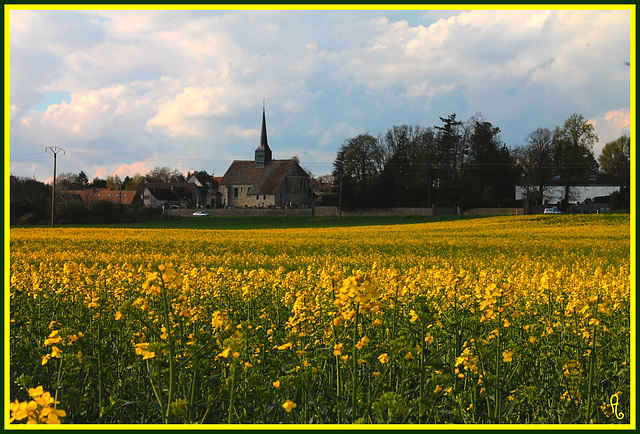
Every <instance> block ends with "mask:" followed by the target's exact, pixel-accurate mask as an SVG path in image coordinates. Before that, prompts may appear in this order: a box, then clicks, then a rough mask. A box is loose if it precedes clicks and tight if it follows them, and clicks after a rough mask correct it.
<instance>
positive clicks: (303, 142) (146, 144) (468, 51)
mask: <svg viewBox="0 0 640 434" xmlns="http://www.w3.org/2000/svg"><path fill="white" fill-rule="evenodd" d="M10 14H11V15H10V32H11V33H10V37H11V41H10V42H11V70H10V75H11V94H10V97H11V101H10V104H11V137H12V147H14V148H16V149H25V150H26V151H25V152H28V151H29V150H30V146H31V147H33V146H34V145H33V142H34V138H36V137H37V138H39V140H40V141H41V142H42V141H46V143H47V145H58V146H64V145H66V146H69V147H71V148H73V146H79V147H81V148H83V149H89V150H92V149H93V150H94V151H92V152H94V154H95V153H96V152H97V151H98V150H100V151H103V150H108V151H109V152H111V153H112V154H115V155H123V156H128V155H133V154H135V155H136V156H142V157H145V156H149V155H164V156H168V157H171V156H176V155H180V156H183V157H184V158H185V159H186V158H195V157H202V156H209V155H210V158H209V159H210V163H207V164H211V165H214V164H215V165H216V171H217V172H218V173H219V172H223V171H224V168H222V166H223V165H224V164H228V163H227V161H228V160H230V159H233V158H251V157H252V155H253V150H254V149H255V146H256V144H257V140H258V134H257V131H258V128H259V122H260V110H261V107H260V106H261V101H262V98H266V101H267V124H268V127H269V137H270V143H271V142H273V146H274V153H276V154H278V155H280V152H282V153H283V154H285V153H286V152H288V150H295V151H296V152H297V153H299V154H301V155H306V156H307V158H309V159H318V160H323V161H324V159H326V158H327V155H330V154H331V152H334V153H335V151H337V149H338V148H339V146H340V145H341V144H342V143H343V141H344V140H345V139H347V138H349V137H352V136H355V135H357V134H360V133H364V132H367V131H369V132H371V133H372V134H374V135H376V134H378V133H381V132H384V131H385V130H386V129H387V128H390V127H391V126H393V125H394V124H399V123H412V122H419V123H421V124H422V125H424V126H430V125H432V122H436V123H437V120H438V116H446V115H448V114H449V113H451V112H456V113H457V114H458V118H460V119H464V118H466V117H468V116H470V115H472V114H473V113H475V112H477V111H480V112H482V113H483V114H484V115H485V117H486V118H487V119H488V120H489V121H490V122H492V123H494V125H497V126H499V127H500V128H501V130H502V132H503V138H504V139H505V140H506V141H507V142H508V143H509V144H518V143H517V142H518V141H521V140H522V139H524V137H526V135H527V134H528V133H529V132H530V131H533V130H534V129H535V128H537V127H548V128H553V127H554V126H555V125H559V124H561V123H562V122H563V121H564V119H565V118H566V117H567V116H569V115H570V114H571V113H573V112H578V113H581V114H584V115H585V117H587V118H592V119H596V126H597V128H600V129H602V128H605V127H604V126H603V125H607V127H606V128H608V129H610V130H611V131H612V132H611V134H612V135H615V134H617V133H614V131H615V130H616V129H620V128H625V127H624V125H622V124H620V122H618V121H616V120H615V119H617V118H616V117H614V118H612V119H611V120H609V121H605V120H598V119H599V118H600V117H603V116H602V113H607V112H614V111H615V110H620V109H621V108H623V109H624V110H627V112H628V104H629V103H628V101H629V92H630V85H629V82H630V77H629V68H628V67H626V66H624V65H623V62H624V61H628V60H630V59H629V50H630V48H629V47H630V42H629V41H630V31H629V29H630V25H629V22H630V14H629V11H615V10H612V11H597V10H584V11H570V10H566V11H562V10H558V11H543V10H532V11H525V10H518V11H493V10H491V11H481V10H471V11H424V12H421V11H413V12H411V11H409V12H406V11H391V12H389V11H383V10H382V11H326V12H322V11H162V10H157V11H153V10H152V11H117V10H107V11H98V10H95V11H75V12H74V11H35V10H34V11H29V10H25V11H11V13H10ZM44 91H61V92H69V93H70V94H71V100H70V101H69V102H68V103H67V102H62V103H60V104H55V105H51V106H49V108H48V109H47V110H46V112H38V111H34V110H33V107H35V106H36V105H37V104H38V103H39V102H40V101H42V93H43V92H44ZM449 110H451V111H449ZM603 118H604V117H603ZM626 128H628V127H626ZM603 134H604V133H603ZM607 134H608V133H607ZM614 138H615V137H614ZM271 139H273V140H271ZM601 140H602V138H601ZM41 142H39V143H38V145H37V146H38V147H41V144H40V143H41ZM303 149H309V150H310V151H309V152H308V153H307V154H303ZM311 150H313V152H311ZM319 150H321V151H319ZM89 153H91V152H89ZM91 158H92V157H91V156H90V155H89V154H87V155H86V156H85V157H84V158H83V159H78V161H77V162H75V163H74V164H77V166H75V167H76V168H75V169H72V170H75V171H79V170H82V169H83V167H92V165H93V164H94V162H93V161H92V159H91ZM123 158H124V157H123ZM127 158H128V159H127V160H124V162H115V163H114V164H113V165H112V164H106V165H105V164H104V162H99V163H95V164H96V165H97V166H99V167H104V168H105V169H104V170H116V169H119V168H120V167H123V169H122V170H124V169H125V167H124V166H126V165H133V164H137V163H133V162H132V163H128V162H127V161H146V160H144V158H142V159H141V158H138V159H136V160H132V159H131V158H132V157H127ZM171 164H182V165H183V166H184V167H186V168H187V170H188V169H189V168H188V165H189V164H191V163H190V162H189V161H186V160H185V161H182V162H177V160H176V159H175V158H174V160H172V162H171ZM218 166H220V167H218ZM14 167H18V166H16V165H15V164H14V161H13V160H12V162H11V168H12V170H13V169H14ZM140 167H142V166H140ZM225 168H226V167H225ZM203 169H204V167H203ZM41 170H42V172H43V173H46V172H48V167H47V169H46V170H45V169H44V168H43V169H41ZM85 171H86V170H85Z"/></svg>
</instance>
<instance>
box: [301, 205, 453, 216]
mask: <svg viewBox="0 0 640 434" xmlns="http://www.w3.org/2000/svg"><path fill="white" fill-rule="evenodd" d="M434 211H435V215H452V214H455V209H453V208H435V209H434V208H363V209H357V210H355V211H345V210H342V215H343V216H402V215H424V216H428V215H434ZM338 213H339V209H338V207H337V206H316V207H314V213H313V215H317V216H337V215H338Z"/></svg>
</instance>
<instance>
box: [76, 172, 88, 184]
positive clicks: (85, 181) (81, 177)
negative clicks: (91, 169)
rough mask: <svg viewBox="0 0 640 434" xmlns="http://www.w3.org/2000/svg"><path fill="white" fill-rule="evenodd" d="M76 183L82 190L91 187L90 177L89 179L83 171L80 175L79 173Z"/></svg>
mask: <svg viewBox="0 0 640 434" xmlns="http://www.w3.org/2000/svg"><path fill="white" fill-rule="evenodd" d="M76 182H77V183H78V184H80V185H81V186H82V188H85V187H88V186H89V177H87V174H86V173H84V171H83V170H81V171H80V173H78V176H77V178H76Z"/></svg>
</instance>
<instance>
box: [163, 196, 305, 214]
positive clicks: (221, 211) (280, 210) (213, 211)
mask: <svg viewBox="0 0 640 434" xmlns="http://www.w3.org/2000/svg"><path fill="white" fill-rule="evenodd" d="M254 197H255V196H254ZM268 197H269V196H267V198H268ZM195 211H204V212H206V213H208V214H209V215H211V216H213V217H258V216H270V217H292V216H311V215H312V210H311V208H290V209H284V208H265V209H262V208H230V209H208V208H205V209H174V210H171V215H179V216H181V217H191V216H192V214H193V213H194V212H195Z"/></svg>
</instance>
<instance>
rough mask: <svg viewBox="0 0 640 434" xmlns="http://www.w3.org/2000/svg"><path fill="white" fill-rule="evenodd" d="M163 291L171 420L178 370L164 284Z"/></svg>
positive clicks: (168, 409)
mask: <svg viewBox="0 0 640 434" xmlns="http://www.w3.org/2000/svg"><path fill="white" fill-rule="evenodd" d="M162 289H163V297H162V307H163V311H164V312H163V315H164V323H165V328H166V335H167V344H168V347H169V395H168V397H167V410H166V415H165V420H166V421H168V420H169V411H170V409H171V403H172V402H173V395H174V392H175V383H176V369H175V357H174V348H173V341H172V340H171V322H170V321H169V302H168V300H167V298H168V295H167V288H166V286H165V285H164V282H163V283H162Z"/></svg>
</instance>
